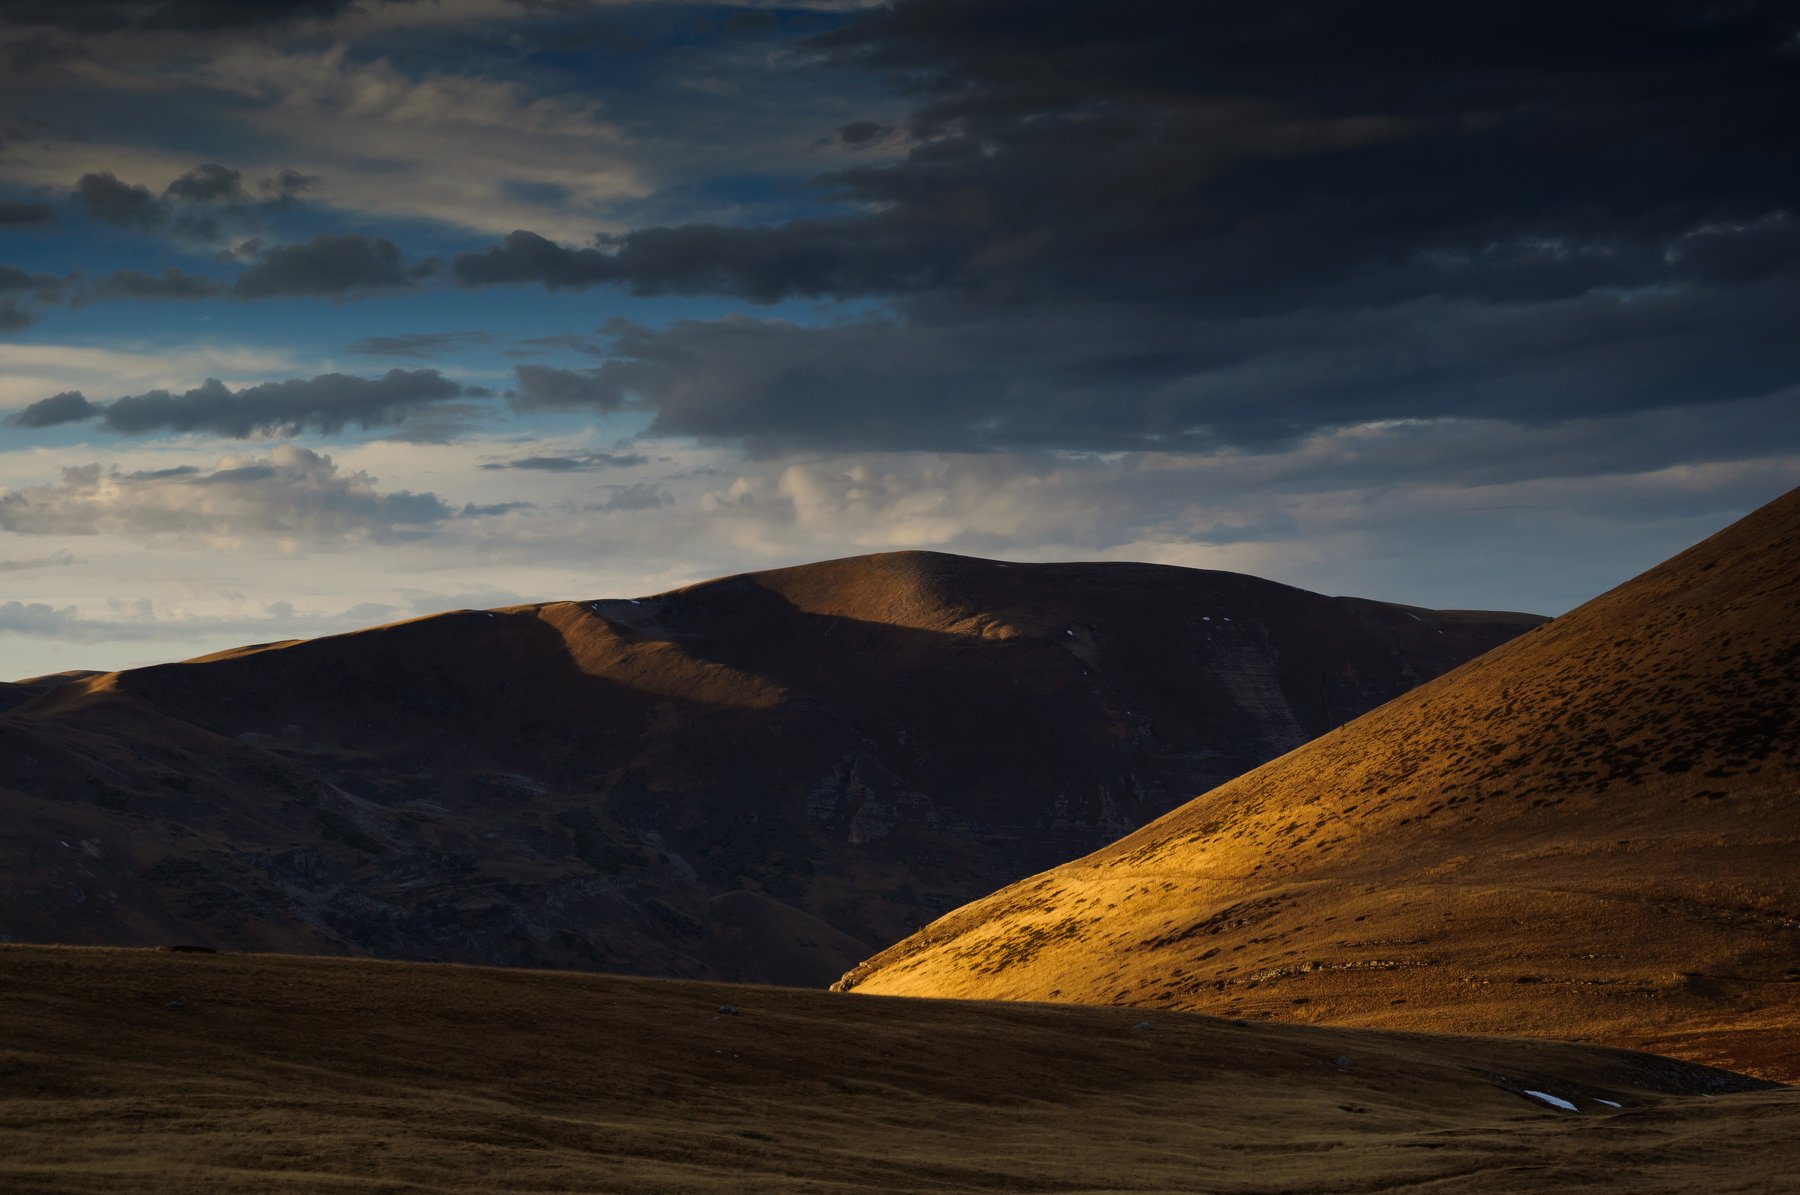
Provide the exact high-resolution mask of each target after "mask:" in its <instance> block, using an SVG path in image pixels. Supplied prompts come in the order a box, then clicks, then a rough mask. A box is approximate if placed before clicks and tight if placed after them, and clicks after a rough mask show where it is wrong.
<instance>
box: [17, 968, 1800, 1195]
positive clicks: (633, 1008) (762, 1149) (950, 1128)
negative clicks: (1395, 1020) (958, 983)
mask: <svg viewBox="0 0 1800 1195" xmlns="http://www.w3.org/2000/svg"><path fill="white" fill-rule="evenodd" d="M733 1010H735V1011H733ZM1526 1091H1540V1092H1543V1093H1545V1094H1547V1095H1551V1096H1555V1097H1557V1098H1559V1099H1563V1100H1566V1101H1567V1102H1569V1103H1571V1104H1573V1105H1574V1106H1575V1107H1576V1108H1577V1109H1578V1111H1575V1112H1565V1111H1559V1110H1557V1109H1555V1108H1553V1107H1551V1106H1549V1105H1547V1104H1545V1103H1543V1102H1541V1101H1539V1100H1536V1099H1534V1098H1532V1097H1529V1096H1527V1095H1525V1094H1523V1093H1524V1092H1526ZM1796 1095H1800V1093H1796V1092H1795V1091H1793V1090H1792V1089H1768V1088H1766V1087H1764V1088H1762V1089H1757V1085H1755V1084H1753V1083H1750V1082H1746V1081H1744V1080H1741V1079H1736V1078H1734V1077H1732V1076H1727V1075H1722V1074H1720V1073H1718V1072H1716V1071H1708V1070H1705V1069H1702V1068H1696V1067H1692V1066H1687V1065H1684V1064H1680V1063H1673V1062H1670V1061H1668V1060H1666V1059H1659V1058H1652V1057H1648V1056H1644V1055H1636V1054H1628V1053H1624V1052H1620V1051H1613V1050H1605V1049H1596V1048H1591V1047H1579V1046H1567V1045H1559V1044H1550V1043H1543V1042H1523V1041H1493V1040H1481V1039H1474V1038H1429V1037H1423V1036H1417V1035H1407V1034H1399V1033H1385V1032H1373V1031H1357V1030H1334V1029H1315V1028H1306V1027H1298V1026H1287V1025H1267V1024H1255V1023H1250V1024H1234V1023H1232V1022H1230V1021H1224V1020H1215V1019H1212V1018H1207V1017H1200V1016H1194V1015H1190V1014H1180V1013H1164V1012H1150V1013H1140V1012H1137V1011H1133V1010H1123V1009H1095V1008H1080V1007H1070V1006H1051V1005H1022V1004H1005V1003H995V1004H985V1005H983V1004H967V1003H956V1002H941V1001H916V1000H879V999H863V998H856V999H852V998H847V997H843V996H835V995H831V994H827V993H822V992H806V991H797V990H793V989H776V988H755V987H728V986H723V985H714V984H701V983H691V982H683V981H670V980H645V979H621V978H614V977H605V976H596V975H582V974H572V973H554V972H543V971H499V970H483V969H474V968H464V967H453V966H441V965H425V964H402V963H379V962H370V961H364V960H344V959H317V958H304V957H292V956H246V955H187V954H169V953H157V952H151V951H134V950H106V949H91V948H57V947H20V946H8V947H0V1190H5V1191H7V1192H33V1191H57V1192H125V1191H130V1192H184V1193H185V1192H196V1191H226V1190H229V1191H274V1192H301V1191H321V1192H327V1191H328V1192H373V1191H382V1192H438V1191H482V1192H487V1191H634V1192H636V1191H648V1192H663V1191H846V1192H847V1191H866V1190H897V1191H937V1190H1012V1191H1019V1190H1027V1191H1060V1192H1074V1191H1241V1192H1251V1191H1327V1190H1328V1191H1336V1192H1361V1191H1393V1190H1434V1191H1435V1190H1456V1191H1496V1192H1497V1191H1516V1190H1520V1189H1524V1188H1527V1187H1533V1186H1539V1185H1544V1184H1553V1185H1554V1187H1555V1188H1556V1189H1558V1190H1629V1191H1637V1192H1653V1191H1671V1192H1673V1191H1691V1190H1698V1189H1705V1190H1708V1191H1714V1192H1729V1191H1745V1192H1748V1191H1758V1192H1765V1191H1776V1190H1795V1189H1800V1187H1797V1186H1796V1185H1795V1180H1794V1178H1793V1176H1792V1175H1791V1173H1790V1171H1791V1163H1792V1160H1793V1159H1792V1142H1793V1141H1794V1140H1795V1139H1796V1137H1797V1136H1800V1099H1796ZM1603 1101H1611V1102H1612V1103H1616V1104H1618V1105H1620V1107H1618V1108H1616V1109H1615V1108H1613V1107H1611V1106H1610V1105H1609V1104H1608V1103H1606V1102H1603Z"/></svg>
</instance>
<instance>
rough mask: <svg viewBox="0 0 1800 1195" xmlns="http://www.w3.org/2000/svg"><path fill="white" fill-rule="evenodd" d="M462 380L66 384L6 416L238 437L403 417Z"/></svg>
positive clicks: (129, 430) (446, 395) (417, 373)
mask: <svg viewBox="0 0 1800 1195" xmlns="http://www.w3.org/2000/svg"><path fill="white" fill-rule="evenodd" d="M463 394H464V390H463V387H462V386H461V385H459V384H458V383H456V382H453V381H451V380H450V379H449V378H446V377H444V376H443V375H442V374H440V373H439V372H437V371H436V370H435V369H414V370H405V369H390V370H389V371H388V372H387V373H386V374H384V375H382V376H381V377H378V378H362V377H356V376H354V375H350V374H342V373H325V374H320V375H319V376H317V377H314V378H309V379H301V378H293V379H289V380H287V381H281V382H264V383H262V384H260V385H256V386H245V387H244V388H243V389H241V390H237V391H233V390H231V389H230V388H229V387H227V386H226V385H224V384H223V383H221V382H219V381H218V380H217V379H215V378H208V379H206V381H205V382H204V383H202V384H201V385H199V386H196V387H195V388H194V389H192V390H188V391H186V392H184V393H181V394H171V393H170V392H169V391H167V390H152V391H150V392H149V393H147V394H136V395H126V396H125V397H123V398H119V399H115V400H114V401H112V402H110V403H96V402H92V401H90V400H89V399H88V398H87V397H86V396H85V395H83V394H82V393H81V392H80V391H66V392H64V393H62V394H57V395H54V396H52V397H50V398H46V399H42V400H40V401H38V402H35V403H33V404H31V405H30V406H28V407H26V408H25V409H24V410H22V411H20V412H19V413H18V414H16V415H14V416H12V417H11V418H10V419H9V420H8V421H7V422H9V423H11V424H13V425H15V426H19V427H52V426H55V425H57V424H62V423H75V422H81V421H84V420H87V419H95V418H98V419H99V420H100V421H101V423H102V424H103V425H104V426H105V427H106V428H107V429H108V430H110V431H115V432H120V433H122V434H125V435H146V434H150V433H153V432H204V433H208V434H211V435H217V436H233V437H237V438H239V439H242V438H244V437H248V436H253V435H259V434H275V435H284V436H292V435H298V434H299V433H300V432H303V431H313V432H320V433H323V434H326V435H330V434H335V433H337V432H340V431H342V430H344V428H346V427H350V426H356V427H363V428H368V427H379V426H385V425H390V424H397V423H400V422H402V421H403V420H405V419H406V418H407V416H409V415H411V414H413V413H415V412H418V411H421V410H431V409H434V408H436V407H437V406H438V404H441V403H444V402H447V401H448V400H450V399H454V398H460V397H462V396H463Z"/></svg>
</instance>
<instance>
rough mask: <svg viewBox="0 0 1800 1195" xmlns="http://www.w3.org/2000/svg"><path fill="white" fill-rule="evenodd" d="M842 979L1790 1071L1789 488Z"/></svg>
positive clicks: (1793, 979)
mask: <svg viewBox="0 0 1800 1195" xmlns="http://www.w3.org/2000/svg"><path fill="white" fill-rule="evenodd" d="M840 986H843V987H847V988H854V989H855V990H858V991H864V992H871V993H883V992H885V993H902V994H913V995H921V994H923V995H938V996H963V997H984V998H1005V999H1023V1000H1044V999H1051V1000H1067V1001H1080V1002H1092V1003H1109V1004H1137V1005H1146V1006H1156V1007H1169V1008H1183V1009H1201V1010H1214V1011H1219V1012H1224V1013H1227V1014H1230V1015H1241V1016H1258V1017H1278V1018H1283V1019H1294V1020H1305V1021H1321V1022H1331V1023H1334V1024H1358V1025H1391V1026H1405V1027H1408V1028H1415V1029H1429V1030H1434V1031H1445V1030H1449V1031H1457V1032H1481V1033H1507V1034H1541V1035H1547V1036H1555V1037H1564V1038H1572V1039H1578V1040H1588V1041H1603V1042H1609V1043H1615V1044H1626V1045H1632V1046H1636V1047H1639V1048H1645V1049H1651V1050H1655V1051H1657V1052H1660V1053H1666V1054H1673V1055H1677V1056H1681V1057H1687V1058H1694V1059H1700V1060H1705V1061H1709V1062H1713V1063H1715V1064H1719V1065H1727V1066H1731V1067H1733V1068H1734V1069H1740V1070H1748V1071H1753V1072H1757V1073H1762V1074H1767V1075H1770V1076H1775V1077H1784V1078H1789V1079H1794V1078H1800V491H1795V492H1794V493H1790V494H1788V495H1786V496H1785V497H1783V498H1781V499H1779V500H1777V501H1776V502H1773V503H1771V504H1770V505H1768V506H1766V507H1764V508H1763V509H1761V510H1759V511H1757V512H1755V513H1754V514H1752V515H1750V516H1749V517H1747V518H1745V519H1743V520H1742V521H1740V522H1739V523H1737V524H1735V525H1733V526H1731V527H1729V528H1727V529H1726V530H1725V531H1722V532H1720V533H1719V534H1718V535H1716V536H1714V537H1712V538H1711V539H1708V540H1707V541H1705V542H1704V543H1701V544H1700V545H1698V546H1696V547H1694V548H1692V549H1690V550H1688V551H1686V552H1683V553H1682V554H1681V555H1679V556H1677V557H1675V558H1674V559H1672V560H1670V561H1668V562H1666V563H1664V564H1662V565H1660V566H1659V567H1657V568H1655V569H1652V570H1651V571H1649V572H1648V573H1645V574H1644V575H1642V576H1640V577H1638V578H1637V579H1635V580H1633V581H1630V582H1628V583H1627V584H1625V585H1622V586H1620V587H1619V588H1617V589H1615V590H1613V591H1612V592H1610V593H1607V594H1605V595H1603V596H1601V597H1599V598H1596V599H1595V600H1594V601H1592V602H1590V603H1588V604H1587V605H1585V606H1583V607H1581V608H1580V609H1578V610H1576V611H1574V612H1573V613H1570V614H1568V615H1565V616H1563V617H1561V618H1558V619H1556V620H1555V621H1554V622H1551V623H1549V624H1546V625H1544V626H1542V627H1539V628H1538V629H1536V630H1535V631H1532V632H1531V633H1529V634H1527V635H1524V636H1521V637H1520V638H1518V639H1516V640H1514V641H1513V642H1511V643H1509V644H1507V645H1506V646H1504V647H1501V648H1499V649H1497V650H1495V651H1493V652H1490V653H1488V654H1487V655H1486V656H1483V657H1482V658H1480V659H1479V660H1476V661H1474V662H1472V663H1470V664H1468V665H1466V666H1464V667H1462V668H1460V669H1458V670H1456V671H1454V672H1452V673H1450V674H1449V675H1447V676H1444V677H1441V678H1440V679H1438V680H1437V681H1435V682H1433V683H1431V684H1428V685H1424V686H1421V687H1420V688H1418V689H1415V690H1414V691H1412V692H1411V693H1408V694H1406V695H1405V696H1403V697H1400V698H1398V699H1396V700H1395V701H1393V702H1390V703H1389V704H1388V705H1386V706H1383V707H1382V708H1381V709H1379V710H1376V711H1375V712H1374V713H1371V714H1368V715H1366V716H1364V717H1362V718H1359V719H1357V720H1356V721H1354V722H1352V723H1350V724H1349V725H1347V726H1344V727H1342V728H1340V729H1339V730H1336V731H1334V732H1332V733H1330V734H1328V735H1325V736H1323V737H1322V738H1320V739H1318V740H1317V741H1315V742H1312V743H1309V744H1307V745H1306V746H1304V747H1302V748H1300V749H1298V750H1296V751H1294V752H1292V753H1290V754H1289V755H1286V756H1284V757H1283V758H1281V759H1278V760H1276V761H1274V762H1273V763H1270V764H1268V765H1266V766H1264V767H1262V768H1259V769H1257V770H1255V771H1253V772H1251V773H1249V774H1248V775H1245V776H1243V777H1241V778H1239V779H1238V780H1235V781H1232V782H1230V783H1227V784H1225V785H1222V786H1220V787H1219V788H1216V789H1214V790H1213V791H1211V792H1209V793H1207V794H1205V795H1204V796H1202V797H1200V798H1198V799H1196V800H1194V801H1192V802H1190V803H1188V804H1187V805H1184V806H1183V807H1182V808H1180V809H1179V810H1177V811H1175V812H1173V813H1171V814H1169V815H1168V816H1166V817H1164V818H1162V819H1161V820H1159V821H1157V822H1156V823H1154V824H1152V825H1150V826H1147V827H1145V828H1144V829H1142V830H1140V831H1138V832H1137V833H1135V834H1131V835H1129V836H1127V837H1125V838H1124V839H1123V840H1122V841H1120V842H1118V843H1115V844H1113V845H1111V846H1108V847H1106V848H1104V849H1102V850H1100V851H1098V852H1096V853H1094V854H1092V855H1090V856H1088V857H1086V858H1083V859H1079V860H1077V861H1075V862H1072V863H1068V864H1066V865H1064V866H1061V867H1058V868H1056V869H1055V870H1053V871H1049V872H1047V873H1045V874H1043V875H1039V876H1035V877H1033V878H1030V879H1026V880H1023V881H1021V882H1019V883H1017V884H1014V885H1012V886H1011V887H1009V888H1007V889H1005V890H1004V891H1001V892H998V893H995V894H994V895H992V896H990V897H988V898H986V899H984V900H981V901H978V902H976V903H974V904H972V905H970V906H968V907H966V908H964V909H961V910H958V911H957V912H955V913H953V914H951V915H950V916H948V917H945V918H944V919H942V920H940V921H939V922H937V923H936V924H934V925H932V926H929V927H928V928H926V929H925V930H924V931H922V932H921V933H919V934H918V935H916V936H914V937H912V938H909V939H908V940H906V941H904V942H902V943H900V944H898V945H896V946H894V947H893V948H891V949H889V950H887V951H886V952H883V953H881V954H879V955H877V956H876V957H874V958H873V959H871V960H869V961H868V962H866V963H864V964H863V965H862V966H860V967H858V968H857V969H856V970H855V971H853V972H851V973H850V974H849V975H847V976H846V977H845V978H844V980H843V981H842V983H841V985H840Z"/></svg>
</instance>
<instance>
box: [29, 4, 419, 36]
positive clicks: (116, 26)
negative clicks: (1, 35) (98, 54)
mask: <svg viewBox="0 0 1800 1195" xmlns="http://www.w3.org/2000/svg"><path fill="white" fill-rule="evenodd" d="M388 2H389V3H395V2H401V3H404V2H406V0H388ZM354 4H355V0H258V2H257V3H255V4H243V3H236V2H234V0H162V2H161V3H148V4H146V3H137V2H135V0H79V2H78V3H68V2H65V0H9V2H8V3H5V4H0V23H4V24H9V25H23V26H28V27H30V26H37V27H44V28H55V29H67V30H70V31H72V32H77V33H111V32H115V31H120V30H146V31H150V30H161V31H182V32H210V31H214V30H227V29H243V28H246V27H249V26H253V25H273V24H281V23H285V22H290V21H296V20H302V19H315V20H316V19H324V18H328V17H333V16H336V15H337V14H339V13H341V12H344V11H345V10H346V9H350V8H352V7H353V6H354Z"/></svg>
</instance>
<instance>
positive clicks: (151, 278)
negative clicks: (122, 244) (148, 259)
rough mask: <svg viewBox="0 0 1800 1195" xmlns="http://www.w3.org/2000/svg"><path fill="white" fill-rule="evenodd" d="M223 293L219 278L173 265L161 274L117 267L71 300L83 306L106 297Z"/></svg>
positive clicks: (189, 296) (206, 296) (183, 296)
mask: <svg viewBox="0 0 1800 1195" xmlns="http://www.w3.org/2000/svg"><path fill="white" fill-rule="evenodd" d="M223 293H225V286H224V284H223V283H221V282H219V281H218V280H216V279H213V278H208V277H206V276H205V275H203V274H189V273H187V272H186V271H184V270H179V269H176V268H175V267H174V266H169V267H167V268H165V269H164V270H163V272H162V273H160V274H146V273H144V272H143V271H142V270H114V271H113V272H112V273H110V274H108V275H107V276H106V277H104V278H101V279H98V280H96V281H94V282H92V283H90V284H89V285H87V286H85V287H83V288H82V289H81V290H79V291H77V292H76V293H75V297H74V298H73V299H72V300H71V302H72V304H73V305H75V306H77V307H82V306H86V305H87V304H89V303H97V302H100V301H102V300H105V299H210V298H213V297H214V296H217V295H220V294H223Z"/></svg>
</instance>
